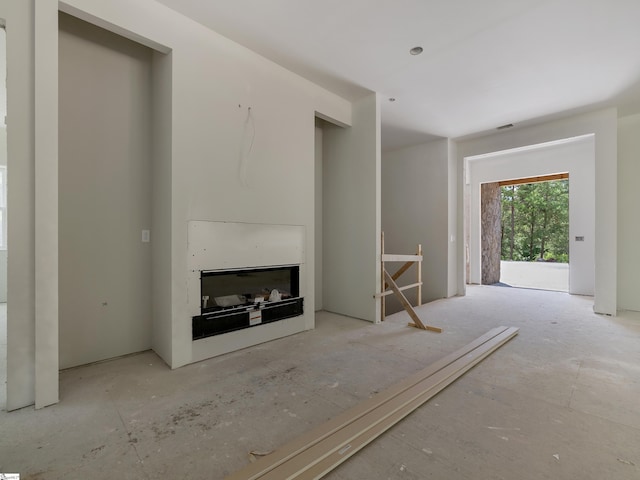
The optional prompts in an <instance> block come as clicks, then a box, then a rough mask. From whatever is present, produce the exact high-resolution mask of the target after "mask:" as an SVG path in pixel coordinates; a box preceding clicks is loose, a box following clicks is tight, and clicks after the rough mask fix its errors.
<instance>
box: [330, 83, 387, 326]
mask: <svg viewBox="0 0 640 480" xmlns="http://www.w3.org/2000/svg"><path fill="white" fill-rule="evenodd" d="M323 138H324V141H323V162H324V177H323V197H324V217H323V232H324V236H323V245H324V285H323V291H324V308H325V310H328V311H330V312H335V313H340V314H343V315H348V316H351V317H355V318H361V319H364V320H369V321H371V322H375V321H378V320H379V316H380V301H379V300H375V299H374V298H373V295H374V294H375V293H376V292H379V291H380V263H379V262H380V240H379V239H380V229H381V224H380V221H381V218H380V162H381V159H380V106H379V98H378V95H377V94H371V95H369V96H367V97H364V98H363V99H361V100H359V101H358V102H355V103H354V106H353V126H352V127H351V128H341V127H337V126H328V127H327V128H325V130H324V132H323Z"/></svg>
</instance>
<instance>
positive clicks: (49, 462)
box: [0, 286, 640, 480]
mask: <svg viewBox="0 0 640 480" xmlns="http://www.w3.org/2000/svg"><path fill="white" fill-rule="evenodd" d="M418 311H419V314H420V315H421V317H422V318H423V319H424V320H425V321H427V322H429V323H431V324H433V325H437V326H441V327H442V328H443V329H444V332H443V333H442V334H436V333H431V332H423V331H419V330H416V329H413V328H410V327H407V326H406V324H407V321H408V317H407V315H406V314H405V313H398V314H395V315H392V316H390V317H388V319H387V320H386V321H385V322H384V323H383V324H381V325H372V324H369V323H367V322H363V321H359V320H355V319H352V318H346V317H341V316H338V315H333V314H330V313H325V312H320V313H318V315H317V328H316V329H315V330H313V331H309V332H305V333H302V334H298V335H295V336H292V337H288V338H284V339H280V340H276V341H274V342H270V343H267V344H263V345H258V346H256V347H253V348H249V349H246V350H243V351H239V352H235V353H232V354H229V355H224V356H222V357H218V358H214V359H210V360H207V361H204V362H200V363H197V364H194V365H190V366H187V367H184V368H181V369H178V370H175V371H171V370H169V369H168V368H167V367H166V366H165V365H164V364H163V362H162V361H161V360H160V359H159V358H158V357H157V356H156V355H155V354H154V353H153V352H146V353H143V354H140V355H136V356H130V357H126V358H121V359H118V360H114V361H110V362H105V363H102V364H98V365H92V366H87V367H80V368H75V369H72V370H68V371H64V372H62V373H61V377H60V385H61V402H60V403H59V404H58V405H55V406H52V407H49V408H46V409H43V410H34V409H33V408H25V409H22V410H19V411H16V412H11V413H7V412H0V432H2V434H1V435H0V472H20V473H21V474H22V477H21V478H22V479H23V480H24V479H46V480H57V479H65V480H69V479H88V478H91V479H96V480H100V479H113V478H119V479H128V478H131V479H157V478H188V479H207V480H210V479H220V478H224V477H225V476H226V475H227V474H229V473H231V472H233V471H235V470H237V469H239V468H241V467H242V466H244V465H246V464H247V463H248V457H247V454H248V452H249V451H251V450H257V451H267V450H272V449H275V448H277V447H278V446H279V445H282V444H283V443H285V442H287V441H289V440H291V439H293V438H294V437H296V436H298V435H300V434H302V433H304V432H306V431H307V430H309V429H310V428H311V427H313V426H315V425H318V424H320V423H322V422H324V421H326V420H328V419H329V418H331V417H333V416H335V415H337V414H338V413H340V412H342V411H343V410H345V409H346V408H348V407H350V406H352V405H355V404H357V403H358V402H359V401H361V400H363V399H365V398H367V397H369V396H371V395H373V394H374V393H376V392H378V391H380V390H382V389H384V388H386V387H388V386H390V385H392V384H394V383H396V382H397V381H398V380H400V379H402V378H404V377H405V376H407V375H409V374H411V373H413V372H415V371H417V370H419V369H421V368H423V367H425V366H426V365H428V364H429V363H431V362H433V361H435V360H436V359H438V358H440V357H442V356H444V355H446V354H447V353H449V352H451V351H453V350H455V349H457V348H459V347H461V346H463V345H465V344H466V343H468V342H470V341H471V340H473V339H474V338H476V337H478V336H480V335H482V334H483V333H485V332H486V331H488V330H489V329H491V328H493V327H496V326H499V325H509V326H516V327H520V334H519V335H518V336H517V337H516V338H515V339H514V340H512V341H511V342H509V343H508V344H507V345H505V346H504V347H502V348H501V349H499V350H498V351H497V352H495V353H494V354H493V355H491V356H490V357H489V358H487V359H486V360H484V361H483V362H482V363H480V364H479V365H478V366H477V367H475V368H474V369H472V370H471V371H470V372H468V373H467V374H465V375H464V376H463V377H461V378H460V379H459V380H457V381H456V382H455V383H454V384H453V385H451V386H449V387H448V388H447V389H445V390H444V391H443V392H441V393H440V394H438V395H437V396H436V397H434V398H433V399H432V400H431V401H430V402H428V403H427V404H425V405H423V406H422V407H421V408H419V409H418V410H416V411H415V412H414V413H412V414H411V415H409V416H408V417H407V418H405V419H404V420H403V421H402V422H400V423H399V424H398V425H396V426H395V427H393V428H392V429H391V430H389V431H388V432H387V433H385V434H384V435H383V436H381V437H379V438H378V439H377V440H376V441H374V442H373V443H372V444H370V445H369V446H368V447H366V448H365V449H364V450H363V451H361V452H359V453H358V454H356V455H355V456H354V457H353V458H351V459H350V460H348V461H347V462H346V463H344V464H343V465H341V466H340V467H338V468H337V469H336V470H334V471H333V472H331V473H329V474H328V475H327V477H326V478H328V479H332V480H337V479H350V480H353V479H367V480H377V479H381V480H382V479H383V480H387V479H394V480H395V479H425V478H434V479H448V480H454V479H484V478H494V479H515V478H517V479H541V478H553V479H576V478H580V479H598V480H601V479H603V478H606V479H636V478H640V409H639V408H638V398H640V314H639V313H632V312H629V313H623V314H621V315H620V316H618V317H615V318H613V317H606V316H599V315H595V314H594V313H593V311H592V299H591V298H586V297H577V296H570V295H568V294H566V293H559V292H545V291H537V290H523V289H506V288H499V287H487V286H475V287H470V288H468V294H467V296H466V297H458V298H452V299H448V300H441V301H437V302H433V303H430V304H427V305H424V306H422V307H419V309H418Z"/></svg>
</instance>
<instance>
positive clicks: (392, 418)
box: [292, 328, 518, 480]
mask: <svg viewBox="0 0 640 480" xmlns="http://www.w3.org/2000/svg"><path fill="white" fill-rule="evenodd" d="M517 330H518V329H516V328H514V329H512V332H511V333H510V334H509V335H508V336H506V337H503V338H502V340H501V341H500V342H499V343H497V344H496V345H495V346H494V347H493V348H492V349H491V350H490V351H487V352H485V353H484V354H483V355H482V356H480V357H478V358H476V359H475V360H474V362H473V363H470V364H468V365H467V366H465V367H464V368H463V369H461V370H460V371H459V372H458V373H457V374H456V375H454V376H451V377H449V378H448V379H447V380H446V381H443V382H441V383H439V384H438V385H436V386H434V387H433V388H431V389H429V390H427V391H425V392H424V394H423V395H420V396H419V397H416V398H415V399H414V400H412V401H411V402H409V403H407V404H406V405H405V406H404V407H402V408H401V409H398V410H397V411H396V412H395V413H393V414H391V415H389V416H388V417H386V418H385V419H384V420H383V421H380V422H378V424H376V425H375V426H373V427H372V428H370V429H368V430H366V431H364V432H362V433H361V434H360V435H358V436H356V437H354V438H353V439H352V440H351V441H350V442H348V443H345V444H343V445H341V446H340V448H338V449H336V450H334V451H333V452H332V453H331V454H330V455H327V456H326V457H325V458H323V459H322V460H321V461H319V462H317V463H316V464H314V465H313V466H311V467H310V468H308V469H306V470H305V471H303V472H301V473H300V474H299V475H297V476H296V477H292V478H295V479H296V480H312V479H313V480H316V479H319V478H322V477H323V476H324V475H326V474H327V473H329V472H330V471H331V470H333V469H334V468H336V467H337V466H339V465H340V464H341V463H343V462H345V461H346V460H347V459H349V458H350V457H352V456H353V455H355V454H356V453H357V452H359V451H360V450H362V449H363V448H364V447H366V446H367V445H368V444H369V443H371V442H372V441H373V440H375V439H376V438H377V437H379V436H380V435H382V434H383V433H384V432H386V431H387V430H388V429H389V428H391V427H392V426H394V425H395V424H396V423H398V422H400V421H401V420H402V419H403V418H405V417H406V416H407V415H409V414H410V413H411V412H413V411H414V410H415V409H417V408H418V407H420V406H421V405H423V404H424V403H426V402H427V401H429V400H430V399H431V398H432V397H434V396H435V395H437V394H438V393H439V392H441V391H442V390H444V389H445V388H446V387H448V386H449V385H450V384H451V383H453V382H454V381H455V380H457V379H458V378H459V377H461V376H462V375H463V374H465V373H466V372H467V371H469V370H470V369H471V368H473V367H474V366H475V365H477V364H478V363H479V362H481V361H482V360H484V359H485V358H486V357H488V356H489V355H491V354H492V353H493V352H494V351H496V350H497V349H498V348H500V347H501V346H502V345H504V344H505V343H507V342H508V341H509V340H511V339H512V338H513V337H514V336H515V335H516V334H517Z"/></svg>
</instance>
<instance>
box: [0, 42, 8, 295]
mask: <svg viewBox="0 0 640 480" xmlns="http://www.w3.org/2000/svg"><path fill="white" fill-rule="evenodd" d="M0 38H2V39H4V34H3V35H1V36H0ZM5 52H6V44H5V43H4V42H1V43H0V56H1V57H4V56H5ZM3 71H4V70H3V69H2V66H0V74H2V72H3ZM2 76H3V78H4V74H3V75H2ZM0 88H4V89H6V86H5V85H4V81H2V80H0ZM0 98H2V96H1V94H0ZM6 164H7V128H6V126H5V125H4V120H3V119H0V165H6ZM6 221H7V220H6V218H5V222H6ZM6 301H7V250H6V249H4V250H0V303H4V302H6Z"/></svg>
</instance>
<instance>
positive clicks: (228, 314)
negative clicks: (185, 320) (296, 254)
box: [192, 265, 304, 340]
mask: <svg viewBox="0 0 640 480" xmlns="http://www.w3.org/2000/svg"><path fill="white" fill-rule="evenodd" d="M303 303H304V299H303V298H302V297H300V266H299V265H284V266H271V267H261V268H243V269H229V270H201V271H200V315H197V316H194V317H192V329H193V340H199V339H202V338H206V337H211V336H213V335H220V334H223V333H228V332H233V331H235V330H241V329H244V328H250V327H255V326H258V325H262V324H265V323H271V322H277V321H279V320H284V319H286V318H291V317H297V316H299V315H302V314H303V313H304V312H303Z"/></svg>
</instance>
